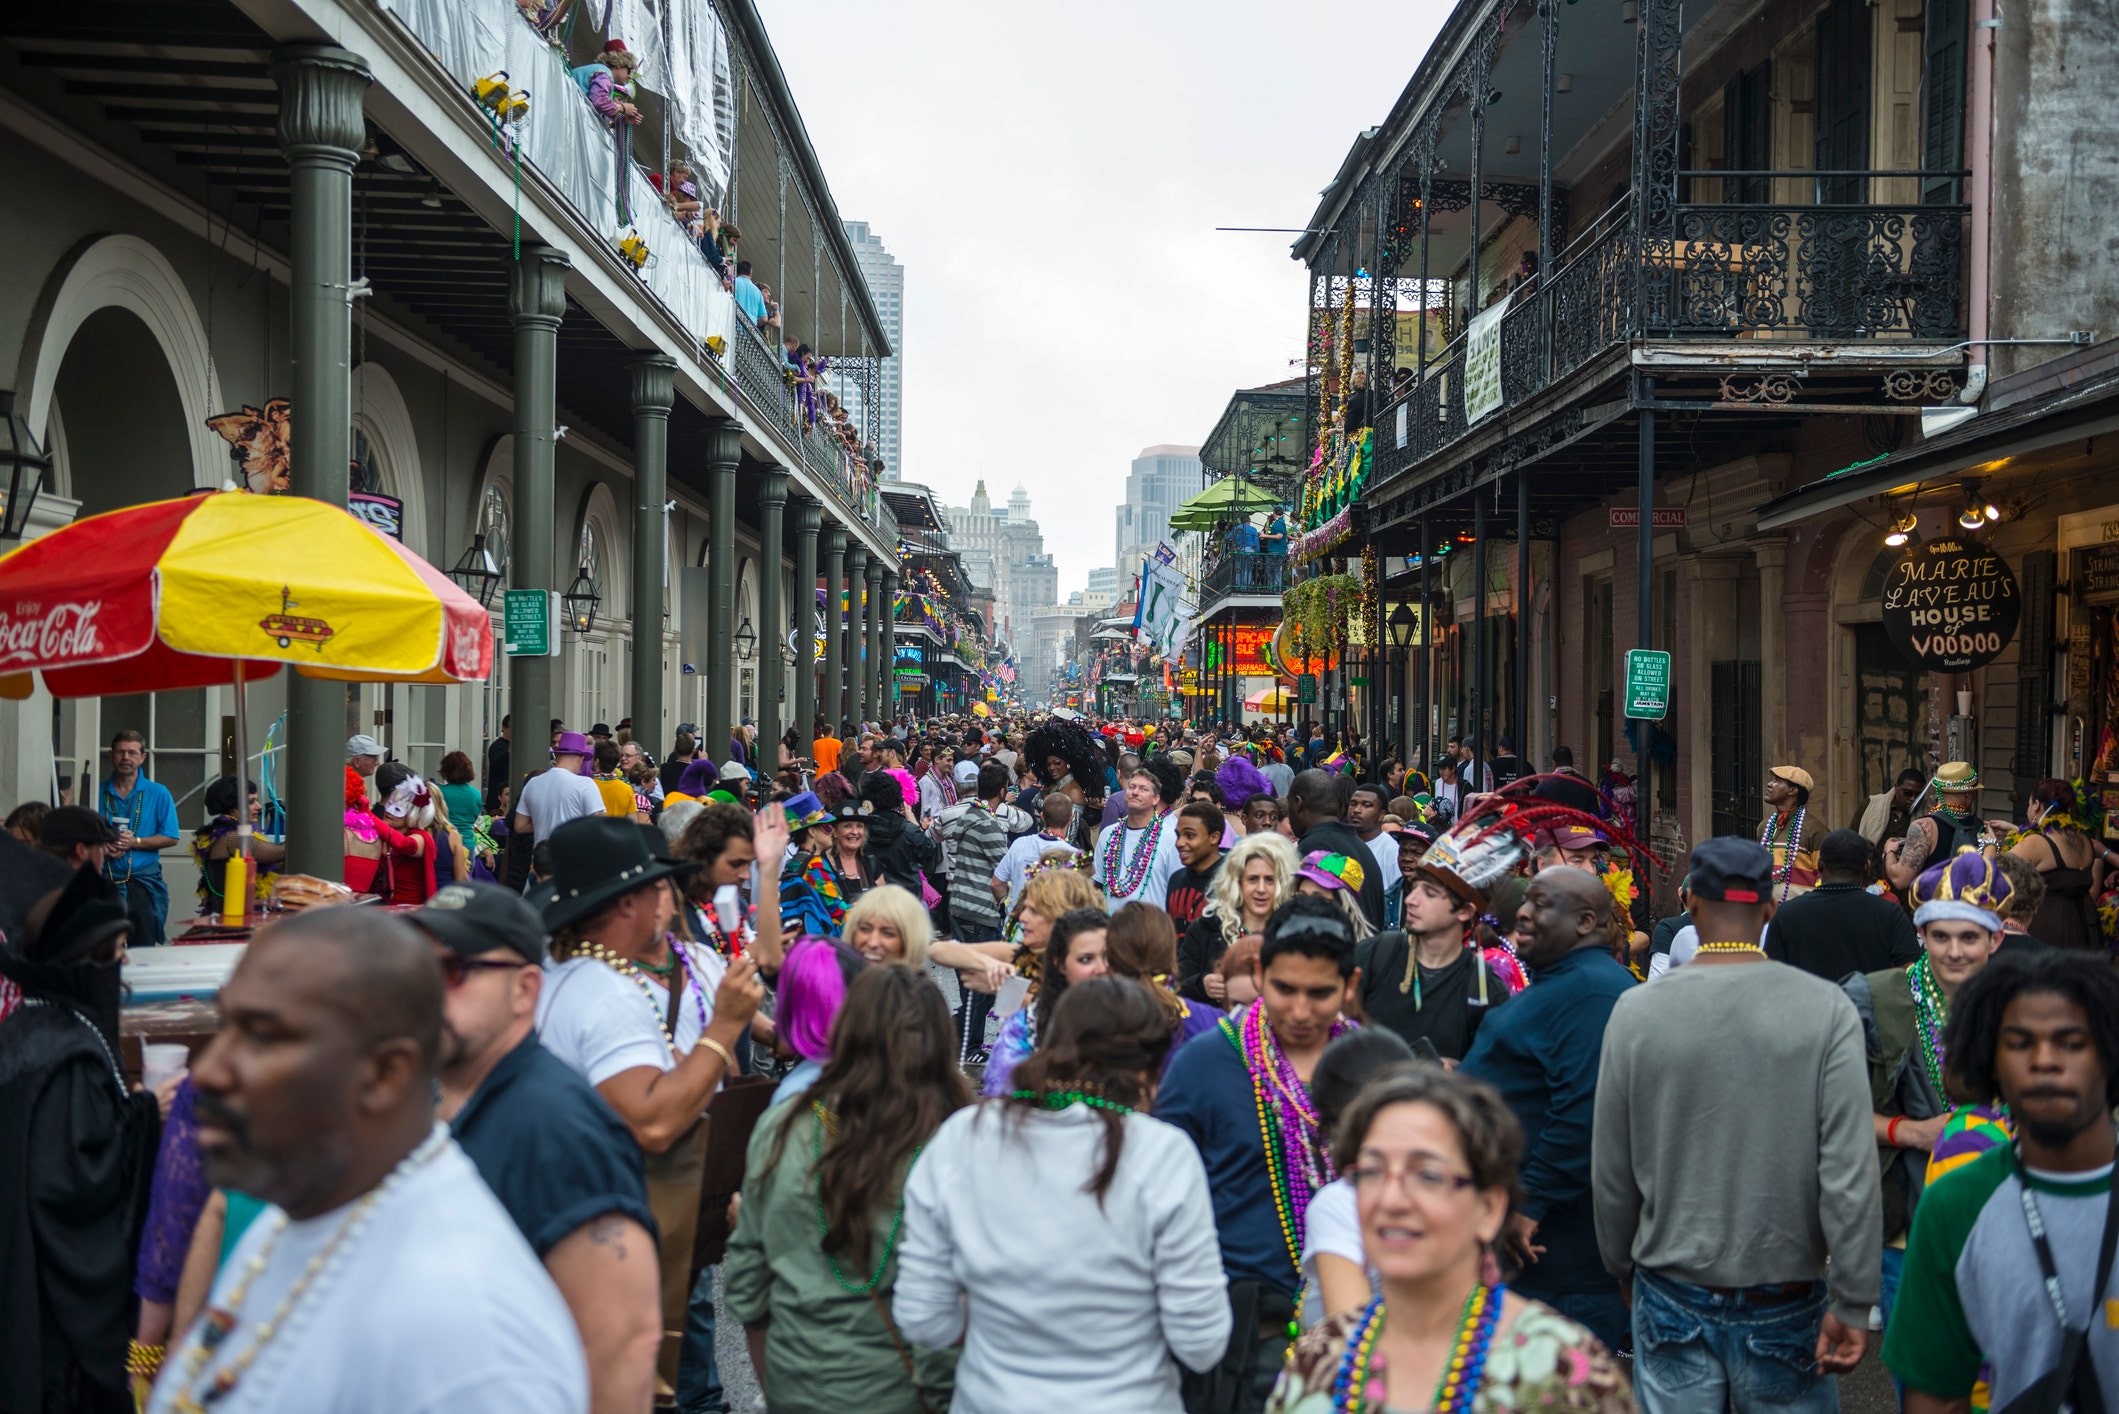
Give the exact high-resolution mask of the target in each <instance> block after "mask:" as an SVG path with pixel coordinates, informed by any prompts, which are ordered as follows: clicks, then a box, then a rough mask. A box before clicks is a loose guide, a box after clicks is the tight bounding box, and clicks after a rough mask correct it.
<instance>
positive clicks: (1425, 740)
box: [1418, 214, 1435, 780]
mask: <svg viewBox="0 0 2119 1414" xmlns="http://www.w3.org/2000/svg"><path fill="white" fill-rule="evenodd" d="M1421 219H1422V220H1423V221H1425V220H1426V216H1425V215H1424V214H1423V215H1422V217H1421ZM1434 553H1435V546H1434V541H1433V540H1432V539H1431V538H1430V536H1429V527H1428V520H1427V512H1425V511H1422V512H1421V513H1420V672H1419V674H1418V677H1419V679H1420V698H1419V702H1420V769H1421V770H1423V771H1425V772H1426V773H1427V776H1428V779H1429V780H1433V779H1434V775H1435V763H1434V761H1433V760H1432V759H1431V758H1432V754H1433V751H1434V742H1433V741H1432V740H1431V739H1430V737H1429V731H1428V726H1429V723H1430V722H1431V721H1432V720H1433V719H1434V715H1435V709H1434V705H1433V703H1432V702H1431V701H1430V700H1429V699H1430V693H1429V688H1430V687H1431V685H1432V683H1433V679H1432V678H1431V677H1430V676H1429V674H1430V673H1431V671H1432V670H1433V668H1434V665H1435V606H1434V604H1433V602H1432V601H1431V600H1430V598H1429V593H1430V590H1429V587H1428V572H1429V569H1430V566H1429V563H1428V562H1429V561H1430V560H1432V559H1433V558H1434Z"/></svg>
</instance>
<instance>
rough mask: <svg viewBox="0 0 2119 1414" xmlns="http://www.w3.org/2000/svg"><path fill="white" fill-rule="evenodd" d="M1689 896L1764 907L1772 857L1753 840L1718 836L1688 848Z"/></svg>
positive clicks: (1771, 872)
mask: <svg viewBox="0 0 2119 1414" xmlns="http://www.w3.org/2000/svg"><path fill="white" fill-rule="evenodd" d="M1689 877H1690V878H1691V880H1692V896H1693V897H1694V898H1702V899H1709V900H1712V901H1714V902H1717V903H1764V902H1765V901H1766V899H1767V897H1768V896H1769V894H1770V892H1771V890H1772V887H1773V856H1772V855H1770V854H1768V853H1766V848H1765V846H1764V845H1761V844H1759V843H1758V842H1756V841H1755V840H1747V839H1741V838H1739V837H1737V836H1735V835H1718V836H1716V837H1715V838H1713V839H1706V840H1701V841H1700V842H1699V843H1698V844H1696V845H1694V846H1693V847H1692V872H1691V874H1690V875H1689Z"/></svg>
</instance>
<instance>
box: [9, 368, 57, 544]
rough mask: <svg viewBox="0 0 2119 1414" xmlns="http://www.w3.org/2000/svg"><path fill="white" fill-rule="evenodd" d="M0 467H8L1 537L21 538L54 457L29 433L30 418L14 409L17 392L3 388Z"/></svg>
mask: <svg viewBox="0 0 2119 1414" xmlns="http://www.w3.org/2000/svg"><path fill="white" fill-rule="evenodd" d="M0 468H5V469H6V474H7V502H6V504H5V505H4V506H0V540H20V539H21V538H22V533H23V532H24V531H25V530H27V529H28V528H29V513H30V509H31V507H33V506H35V505H36V504H37V493H38V492H39V491H41V490H43V489H44V473H45V472H47V471H49V470H50V469H51V458H50V457H48V456H46V455H44V449H43V448H41V447H39V446H38V445H37V439H36V438H35V437H34V436H32V435H30V430H29V420H28V419H27V418H25V417H23V416H22V414H21V413H19V412H16V411H15V395H14V394H13V393H11V392H4V391H0Z"/></svg>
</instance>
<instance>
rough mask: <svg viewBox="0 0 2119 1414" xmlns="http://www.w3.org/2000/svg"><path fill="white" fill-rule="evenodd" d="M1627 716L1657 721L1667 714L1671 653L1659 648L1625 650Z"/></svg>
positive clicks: (1638, 719)
mask: <svg viewBox="0 0 2119 1414" xmlns="http://www.w3.org/2000/svg"><path fill="white" fill-rule="evenodd" d="M1626 715H1627V717H1629V718H1630V719H1633V720H1635V721H1644V722H1660V721H1662V720H1663V718H1665V717H1667V716H1669V715H1670V655H1669V654H1668V653H1665V652H1663V651H1662V650H1661V649H1659V648H1629V649H1628V650H1627V651H1626Z"/></svg>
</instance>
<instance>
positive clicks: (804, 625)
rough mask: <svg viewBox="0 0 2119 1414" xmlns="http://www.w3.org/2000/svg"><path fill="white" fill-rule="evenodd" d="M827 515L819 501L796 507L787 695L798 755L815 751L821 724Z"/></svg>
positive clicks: (806, 502) (799, 503)
mask: <svg viewBox="0 0 2119 1414" xmlns="http://www.w3.org/2000/svg"><path fill="white" fill-rule="evenodd" d="M823 519H824V515H823V510H822V508H821V507H819V506H818V505H817V503H816V502H815V501H800V502H797V503H796V505H795V602H794V606H793V609H794V611H793V612H792V613H790V614H789V615H788V617H789V618H791V619H793V620H794V636H795V681H794V687H793V690H792V691H790V692H789V693H788V695H787V697H788V700H787V706H788V711H789V712H790V713H791V714H792V715H793V717H794V727H795V736H796V738H797V742H798V744H797V746H796V748H795V753H796V754H797V755H798V756H808V755H811V754H812V753H813V752H814V751H815V750H816V747H815V742H816V733H815V731H814V730H813V729H814V728H815V726H816V724H817V634H816V627H815V625H816V621H817V613H816V603H817V527H818V526H819V525H821V524H822V523H823Z"/></svg>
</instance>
